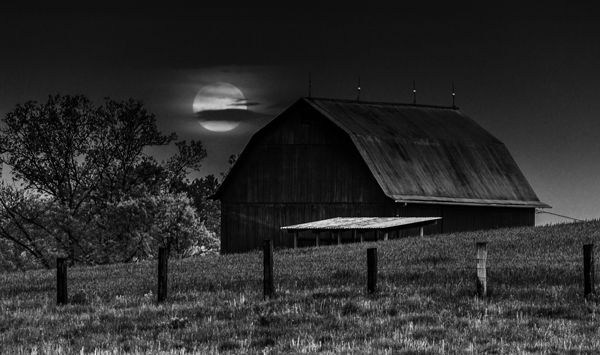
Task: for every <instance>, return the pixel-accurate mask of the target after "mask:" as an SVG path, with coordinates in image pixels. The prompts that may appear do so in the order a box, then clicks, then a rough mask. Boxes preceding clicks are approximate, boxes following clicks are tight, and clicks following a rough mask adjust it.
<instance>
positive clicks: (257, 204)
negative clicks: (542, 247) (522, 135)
mask: <svg viewBox="0 0 600 355" xmlns="http://www.w3.org/2000/svg"><path fill="white" fill-rule="evenodd" d="M213 198H215V199H219V200H220V201H221V251H222V253H235V252H244V251H249V250H252V249H257V248H259V247H261V246H262V243H263V240H264V239H273V241H274V244H275V246H276V247H277V246H279V247H291V246H293V238H292V237H291V236H290V234H288V233H287V232H286V231H282V230H281V229H280V228H281V227H282V226H288V225H293V224H298V223H305V222H311V221H317V220H322V219H326V218H332V217H394V216H400V217H442V219H441V220H440V221H439V222H438V223H437V224H435V225H432V226H427V227H425V230H424V233H425V234H432V233H448V232H455V231H467V230H478V229H488V228H499V227H511V226H531V225H534V223H535V208H540V207H541V208H544V207H549V206H548V205H546V204H544V203H541V202H540V201H539V199H538V197H537V196H536V194H535V192H534V191H533V189H532V188H531V186H530V185H529V183H528V182H527V180H526V179H525V176H523V173H522V172H521V171H520V170H519V167H518V166H517V164H516V163H515V161H514V160H513V158H512V157H511V155H510V153H509V152H508V149H507V148H506V147H505V146H504V144H503V143H502V142H500V141H499V140H498V139H496V138H495V137H494V136H493V135H491V134H490V133H488V132H487V131H486V130H485V129H483V128H482V127H481V126H479V125H478V124H477V123H475V122H474V121H473V120H472V119H470V118H469V117H467V116H465V115H464V114H463V113H462V112H461V111H459V110H458V109H456V108H451V107H437V106H424V105H407V104H393V103H376V102H363V101H349V100H334V99H317V98H301V99H299V100H298V101H296V102H295V103H294V104H293V105H292V106H290V107H289V108H288V109H287V110H285V111H284V112H283V113H281V114H280V115H279V116H277V117H276V118H274V119H273V120H272V121H271V122H269V123H268V124H267V125H266V126H265V127H263V128H262V129H261V130H259V131H258V132H257V133H256V134H254V136H253V137H252V138H251V139H250V141H249V143H248V145H247V146H246V148H245V149H244V151H243V152H242V153H241V155H240V157H239V159H238V161H237V163H236V164H235V165H234V167H233V169H232V170H231V172H230V173H229V175H228V176H227V178H226V179H225V181H224V182H223V184H222V186H221V188H220V189H219V190H218V192H217V193H216V195H215V196H214V197H213ZM306 233H307V234H306V236H305V238H303V236H302V235H300V236H299V243H300V245H302V244H304V245H311V244H312V245H314V243H315V241H314V239H313V238H311V237H310V235H309V232H306ZM410 233H414V231H411V230H408V231H402V232H399V233H397V235H396V236H395V237H398V236H403V235H409V234H410ZM417 233H418V229H417ZM348 237H350V238H351V235H346V236H344V239H345V240H347V239H348ZM392 237H394V236H392ZM373 238H374V236H373ZM321 243H322V244H323V242H321Z"/></svg>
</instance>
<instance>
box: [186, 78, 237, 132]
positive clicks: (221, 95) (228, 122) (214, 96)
mask: <svg viewBox="0 0 600 355" xmlns="http://www.w3.org/2000/svg"><path fill="white" fill-rule="evenodd" d="M247 108H248V107H247V106H246V98H245V97H244V94H243V93H242V91H241V90H240V89H238V88H237V87H235V86H233V85H231V84H228V83H224V82H216V83H212V84H209V85H206V86H205V87H203V88H202V89H200V91H198V93H197V94H196V97H195V98H194V104H193V105H192V109H193V110H194V113H195V114H196V116H197V117H198V120H199V122H200V124H201V125H202V127H204V128H206V129H208V130H209V131H213V132H226V131H230V130H232V129H234V128H235V127H237V126H238V125H239V124H240V121H238V120H235V119H228V117H227V116H228V115H227V114H225V113H226V111H224V110H246V109H247ZM218 111H223V112H218ZM230 112H231V111H230ZM229 116H232V117H231V118H233V116H234V115H229ZM235 116H238V115H235Z"/></svg>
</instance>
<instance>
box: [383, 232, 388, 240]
mask: <svg viewBox="0 0 600 355" xmlns="http://www.w3.org/2000/svg"><path fill="white" fill-rule="evenodd" d="M383 240H388V232H383Z"/></svg>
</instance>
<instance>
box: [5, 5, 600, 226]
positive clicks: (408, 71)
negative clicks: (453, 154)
mask: <svg viewBox="0 0 600 355" xmlns="http://www.w3.org/2000/svg"><path fill="white" fill-rule="evenodd" d="M15 3H17V2H15ZM80 3H81V4H72V5H71V6H66V5H65V6H62V7H56V6H55V5H54V4H45V5H42V4H36V5H35V6H34V5H31V4H29V5H22V4H9V5H6V4H4V3H3V4H2V5H0V49H1V52H0V116H2V117H4V115H5V114H6V113H7V112H9V111H11V110H12V109H13V108H14V105H15V104H17V103H23V102H25V101H28V100H36V101H45V100H46V99H47V97H48V95H54V94H57V93H60V94H84V95H86V96H88V97H90V98H91V99H93V100H94V101H95V102H96V103H97V104H100V103H101V101H102V98H104V97H110V98H111V99H119V100H121V99H128V98H134V99H140V100H143V101H144V102H145V104H146V107H147V108H148V109H149V110H150V111H151V112H153V113H155V114H156V115H157V120H158V124H159V129H161V130H162V131H163V132H165V133H170V132H173V131H174V132H176V133H177V134H178V135H179V138H180V139H187V140H189V139H199V140H202V142H203V143H204V144H205V146H206V147H207V149H208V154H209V158H208V159H207V160H206V161H205V170H204V171H203V174H208V173H213V174H218V173H219V172H221V171H224V170H226V168H227V157H228V156H229V155H230V154H234V153H239V152H240V151H241V150H242V149H243V147H244V146H245V144H246V143H247V141H248V139H249V138H250V136H251V135H252V134H253V133H254V132H256V130H258V129H259V128H260V127H261V126H262V125H264V124H265V123H266V122H267V121H268V120H269V119H270V118H272V117H274V116H275V115H276V114H278V113H279V112H281V111H282V110H283V109H285V108H286V107H287V106H289V105H290V104H291V103H293V102H294V101H296V100H297V99H298V98H300V97H301V96H306V95H307V94H308V72H309V71H310V72H311V74H312V96H315V97H328V98H343V99H354V98H356V87H357V82H358V77H359V76H360V78H361V79H360V80H361V87H362V90H361V100H363V101H386V102H404V103H410V102H412V99H413V98H412V82H413V79H414V80H415V82H416V86H417V102H418V103H421V104H431V105H451V104H452V96H451V93H452V83H453V82H454V83H455V87H456V95H457V96H456V104H457V106H459V107H460V108H461V110H462V111H463V112H464V113H465V114H466V115H468V116H470V117H471V118H473V119H474V120H475V121H477V122H478V123H479V124H480V125H482V126H483V127H484V128H486V129H487V130H488V131H490V133H492V134H493V135H495V136H496V137H497V138H499V139H500V140H501V141H503V142H504V143H505V144H506V146H507V147H508V149H509V150H510V151H511V153H512V155H513V157H514V159H515V160H516V162H517V164H518V165H519V166H520V168H521V170H522V171H523V173H524V174H525V176H526V177H527V179H528V180H529V182H530V184H531V185H532V187H533V189H534V190H535V191H536V193H537V194H538V197H539V198H540V200H541V201H542V202H545V203H548V204H550V205H552V206H553V207H554V208H553V209H552V210H550V211H551V212H554V213H559V214H565V215H568V216H572V217H576V218H581V219H589V218H598V217H600V213H599V211H598V210H599V209H598V206H600V179H599V177H600V158H599V157H600V139H599V138H598V136H599V133H600V21H598V19H597V15H596V14H597V13H598V12H597V9H595V8H592V7H591V6H592V5H593V3H592V2H589V4H590V5H589V6H587V7H585V6H578V5H577V4H576V2H573V1H570V2H563V3H562V4H559V3H557V2H541V1H540V2H537V4H536V3H533V2H514V3H506V2H502V3H499V2H481V1H478V2H452V1H444V2H441V1H439V2H438V1H411V2H403V1H396V2H389V3H388V4H385V5H384V4H381V3H376V2H363V3H362V5H361V6H348V5H347V4H344V3H342V2H340V3H339V4H338V5H335V4H330V3H331V2H306V1H304V2H297V3H296V4H297V5H295V6H294V5H288V4H287V3H286V2H277V3H275V2H274V3H272V4H268V5H267V4H265V3H257V2H239V3H238V2H235V1H233V2H225V4H223V5H215V4H210V5H207V4H206V3H205V2H203V1H196V2H194V3H193V4H191V3H177V2H163V3H162V4H161V6H155V5H150V4H148V3H147V2H141V1H129V2H122V3H121V2H110V1H102V2H93V1H86V2H80ZM488 3H492V4H488ZM524 3H525V4H524ZM550 3H552V5H549V4H550ZM342 4H344V5H342ZM481 4H485V5H481ZM216 81H222V82H228V83H230V84H233V85H235V86H237V87H238V88H239V89H240V90H242V92H243V93H244V95H245V97H246V99H247V100H248V101H249V102H253V103H255V105H253V106H249V109H250V110H251V111H252V112H249V113H248V115H247V116H248V118H247V119H246V121H244V122H242V124H241V125H240V126H238V128H236V129H235V130H233V131H230V132H228V133H214V132H209V131H207V130H205V129H204V128H202V127H201V126H200V125H199V124H198V123H197V122H196V120H195V117H194V115H193V112H192V102H193V99H194V96H195V94H196V92H198V90H200V89H201V88H202V87H203V86H204V85H206V84H209V83H211V82H216ZM153 153H154V154H156V155H158V156H167V155H168V154H170V153H171V151H170V150H169V149H166V150H164V151H153ZM562 221H566V220H565V219H561V218H557V217H551V216H549V215H538V217H537V222H538V223H549V222H562Z"/></svg>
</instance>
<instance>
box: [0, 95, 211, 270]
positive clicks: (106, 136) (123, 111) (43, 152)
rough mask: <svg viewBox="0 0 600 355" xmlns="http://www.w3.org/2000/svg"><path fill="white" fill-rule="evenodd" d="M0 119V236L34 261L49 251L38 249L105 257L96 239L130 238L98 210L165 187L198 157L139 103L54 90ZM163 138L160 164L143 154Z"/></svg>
mask: <svg viewBox="0 0 600 355" xmlns="http://www.w3.org/2000/svg"><path fill="white" fill-rule="evenodd" d="M4 123H5V126H4V127H3V128H2V129H0V153H1V155H0V161H1V162H2V163H5V164H7V165H8V166H10V167H11V168H12V175H13V181H14V183H15V185H13V186H9V185H8V184H4V185H3V187H2V189H0V222H1V225H2V228H0V236H2V237H4V238H6V239H9V240H11V241H12V242H13V243H16V244H17V245H19V246H20V247H21V248H24V249H25V250H27V251H28V252H29V253H31V254H32V255H34V256H35V257H36V258H38V259H39V260H45V259H47V258H48V257H49V256H51V255H50V254H51V253H49V252H47V251H42V250H54V251H56V252H57V253H63V254H66V255H67V256H68V257H70V258H72V259H73V260H78V261H83V262H98V261H102V260H105V259H106V258H105V257H102V256H99V255H98V250H97V249H96V248H99V245H101V243H100V241H101V240H104V239H105V240H104V242H106V243H108V244H113V245H120V247H123V245H125V244H127V243H130V242H137V241H135V240H133V239H131V236H132V235H133V234H131V233H129V234H127V233H125V234H123V233H121V234H116V235H115V233H113V232H110V230H109V229H107V228H106V225H103V224H102V223H101V222H102V218H103V213H105V211H107V210H110V208H109V207H111V206H114V205H115V204H118V203H120V202H122V201H126V200H131V199H134V198H147V197H148V194H155V195H158V194H161V193H163V194H165V193H168V192H169V186H171V184H173V183H174V182H175V181H179V180H181V179H182V176H185V175H186V174H187V173H188V172H190V171H191V170H198V169H199V168H200V163H201V161H202V160H203V159H204V158H205V157H206V150H205V149H204V147H203V146H202V143H201V142H199V141H192V142H190V143H189V144H188V143H186V142H185V141H178V142H175V141H176V139H177V136H176V135H175V134H170V135H163V134H162V133H161V132H159V131H158V129H157V127H156V120H155V117H154V115H152V114H150V113H148V112H147V111H146V110H145V109H144V107H143V104H142V103H141V102H140V101H134V100H129V101H123V102H117V101H112V100H110V99H105V102H104V105H102V106H99V107H95V106H94V105H93V104H92V102H91V101H90V100H89V99H87V98H86V97H84V96H61V95H56V96H50V97H49V98H48V101H47V102H46V103H42V104H38V103H36V102H34V101H29V102H26V103H25V104H23V105H20V104H18V105H16V107H15V109H14V110H13V111H12V112H10V113H8V114H7V115H6V118H5V119H4ZM171 143H174V144H175V145H176V147H177V148H178V154H176V155H175V156H173V157H172V158H170V159H169V160H167V161H166V162H160V163H159V162H157V161H156V160H155V159H154V158H153V157H151V156H148V155H146V154H145V153H144V150H145V149H146V148H147V147H150V146H165V145H169V144H171ZM17 184H18V186H17ZM90 236H92V237H90ZM128 238H129V239H128ZM109 242H110V243H109ZM99 243H100V244H99ZM108 244H107V245H108ZM109 249H110V248H109ZM125 249H127V248H125ZM42 254H43V255H42ZM90 258H92V259H94V260H91V259H90Z"/></svg>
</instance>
